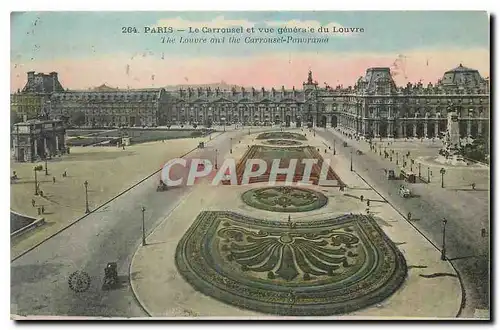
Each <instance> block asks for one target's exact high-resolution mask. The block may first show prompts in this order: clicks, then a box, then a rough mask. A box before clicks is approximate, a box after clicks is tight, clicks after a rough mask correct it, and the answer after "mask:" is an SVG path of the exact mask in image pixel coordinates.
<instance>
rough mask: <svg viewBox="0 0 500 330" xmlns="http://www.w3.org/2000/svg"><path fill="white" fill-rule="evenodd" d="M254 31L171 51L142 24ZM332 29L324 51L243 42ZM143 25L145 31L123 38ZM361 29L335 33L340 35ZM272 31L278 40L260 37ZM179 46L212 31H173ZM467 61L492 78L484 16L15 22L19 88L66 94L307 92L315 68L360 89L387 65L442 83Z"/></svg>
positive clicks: (399, 75) (47, 15)
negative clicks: (206, 89) (48, 82)
mask: <svg viewBox="0 0 500 330" xmlns="http://www.w3.org/2000/svg"><path fill="white" fill-rule="evenodd" d="M146 26H149V27H154V26H171V27H173V28H174V29H183V30H187V29H188V28H189V27H193V28H196V27H198V28H201V27H203V26H206V27H211V28H213V27H221V28H223V27H240V26H241V27H243V29H244V30H245V29H246V28H251V27H253V28H254V29H255V30H256V31H257V32H255V33H253V34H248V33H246V32H245V33H243V34H230V35H226V38H228V37H229V36H234V37H240V38H241V39H242V42H241V43H240V44H229V43H228V42H227V40H226V42H225V43H223V44H202V45H200V44H196V45H193V44H179V43H178V42H177V43H175V44H166V43H162V42H161V36H167V35H164V34H162V35H158V34H145V33H144V27H146ZM283 26H286V27H306V28H308V27H314V28H316V29H317V28H318V27H327V28H329V30H330V33H320V32H316V33H298V34H293V35H292V34H284V36H285V37H287V36H289V35H290V36H294V37H324V36H328V37H329V40H328V43H325V44H272V45H271V44H259V45H255V44H246V43H244V42H243V41H244V38H245V37H249V36H251V37H257V38H258V37H280V36H281V35H279V34H278V33H277V31H276V29H277V28H279V27H283ZM122 27H136V28H137V29H138V31H139V33H131V34H126V33H122V31H121V30H122ZM341 27H343V28H345V27H352V28H356V27H357V28H363V29H364V32H361V33H349V34H341V35H339V34H335V33H332V30H333V28H336V29H337V30H338V29H339V28H341ZM259 28H261V29H262V28H274V29H275V32H274V33H261V32H258V29H259ZM170 36H171V37H175V38H176V40H177V41H178V40H179V38H180V37H181V36H182V37H184V38H186V37H194V36H196V37H207V38H210V37H213V36H214V35H213V34H210V33H206V34H198V35H196V34H190V33H188V32H186V31H184V32H178V31H176V32H175V33H172V34H170ZM460 63H462V64H463V65H464V66H467V67H470V68H474V69H477V70H479V72H480V73H481V75H482V76H483V77H487V76H489V71H490V67H489V21H488V16H487V14H486V12H478V11H477V12H457V11H455V12H450V11H448V12H409V11H406V12H349V11H346V12H41V13H36V12H29V13H13V14H12V16H11V90H12V91H15V90H17V89H18V88H22V87H23V86H24V84H25V83H26V72H27V71H36V72H45V73H48V72H51V71H57V72H59V80H60V81H61V83H62V85H63V87H65V88H69V89H85V88H89V87H93V86H98V85H101V84H103V83H106V84H107V85H110V86H113V87H122V88H125V87H127V86H128V87H130V88H141V87H142V88H145V87H160V86H165V85H176V84H204V83H215V82H220V81H225V82H226V83H229V84H235V85H243V86H255V87H261V86H263V87H266V88H270V87H281V86H282V85H284V86H285V87H286V88H291V87H292V86H296V87H299V88H300V86H301V85H302V82H303V81H304V80H305V79H306V78H307V71H308V70H309V69H311V70H312V71H313V73H314V78H315V79H316V80H317V81H318V83H319V84H320V85H322V86H323V85H324V82H327V83H328V84H329V85H331V86H335V85H337V84H343V85H344V86H348V85H353V84H354V83H355V82H356V80H357V78H358V77H359V76H361V75H363V74H364V73H365V71H366V69H367V68H368V67H373V66H387V67H392V68H393V70H394V71H395V74H396V75H395V76H394V79H395V80H396V83H397V84H406V82H408V81H410V82H418V81H420V80H421V81H423V82H424V83H427V82H432V83H435V82H436V81H437V79H439V78H440V77H441V76H442V75H443V73H444V72H445V71H447V70H449V69H452V68H454V67H456V66H458V65H459V64H460Z"/></svg>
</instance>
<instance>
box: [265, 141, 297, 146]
mask: <svg viewBox="0 0 500 330" xmlns="http://www.w3.org/2000/svg"><path fill="white" fill-rule="evenodd" d="M264 144H270V145H274V146H298V145H301V144H302V143H300V142H298V141H294V140H267V141H265V142H264Z"/></svg>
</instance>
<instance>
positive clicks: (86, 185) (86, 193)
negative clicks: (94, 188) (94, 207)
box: [83, 180, 90, 213]
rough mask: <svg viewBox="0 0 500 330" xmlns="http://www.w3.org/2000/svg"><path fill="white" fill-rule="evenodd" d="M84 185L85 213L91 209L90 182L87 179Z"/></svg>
mask: <svg viewBox="0 0 500 330" xmlns="http://www.w3.org/2000/svg"><path fill="white" fill-rule="evenodd" d="M83 185H84V186H85V213H90V210H89V194H88V186H89V182H88V181H87V180H85V182H84V183H83Z"/></svg>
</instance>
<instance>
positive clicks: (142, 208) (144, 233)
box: [141, 206, 146, 246]
mask: <svg viewBox="0 0 500 330" xmlns="http://www.w3.org/2000/svg"><path fill="white" fill-rule="evenodd" d="M141 211H142V246H145V245H146V225H145V223H144V212H146V208H145V207H144V206H143V207H141Z"/></svg>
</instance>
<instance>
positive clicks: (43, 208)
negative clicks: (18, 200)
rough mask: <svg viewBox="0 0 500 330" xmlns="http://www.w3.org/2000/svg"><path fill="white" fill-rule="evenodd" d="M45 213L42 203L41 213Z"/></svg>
mask: <svg viewBox="0 0 500 330" xmlns="http://www.w3.org/2000/svg"><path fill="white" fill-rule="evenodd" d="M44 213H45V206H43V205H42V214H44Z"/></svg>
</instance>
